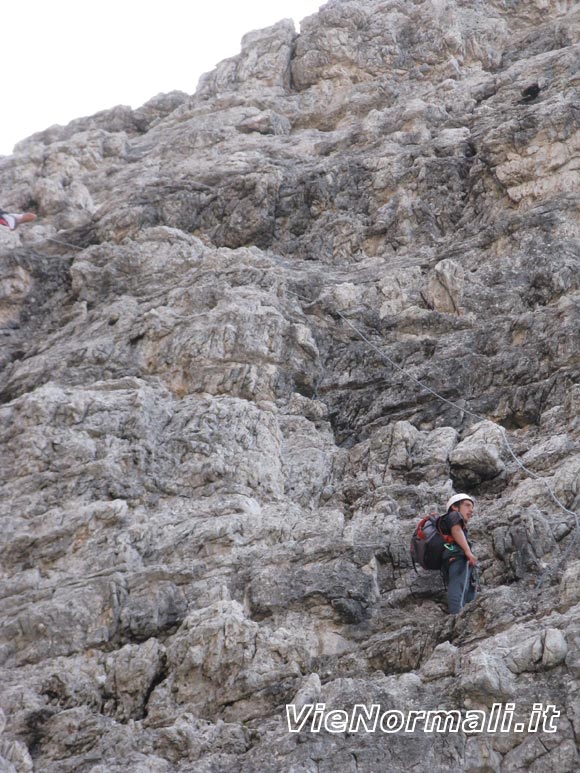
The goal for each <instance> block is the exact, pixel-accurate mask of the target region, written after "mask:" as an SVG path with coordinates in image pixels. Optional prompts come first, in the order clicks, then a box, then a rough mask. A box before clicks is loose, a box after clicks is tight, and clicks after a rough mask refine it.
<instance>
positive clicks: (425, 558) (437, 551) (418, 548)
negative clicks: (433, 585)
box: [411, 513, 455, 571]
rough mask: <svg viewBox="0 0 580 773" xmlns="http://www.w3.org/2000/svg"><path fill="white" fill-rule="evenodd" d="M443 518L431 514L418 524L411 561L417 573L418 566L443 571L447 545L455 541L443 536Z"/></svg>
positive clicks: (449, 536) (412, 544)
mask: <svg viewBox="0 0 580 773" xmlns="http://www.w3.org/2000/svg"><path fill="white" fill-rule="evenodd" d="M442 517H443V516H441V515H437V513H430V514H429V515H426V516H425V517H424V518H421V520H420V521H419V523H418V524H417V528H416V529H415V531H414V532H413V536H412V537H411V559H412V561H413V568H414V569H415V571H417V566H416V564H419V566H422V567H423V569H441V564H442V562H443V549H444V546H445V543H446V542H447V543H451V542H454V541H455V540H454V539H453V537H452V536H451V535H448V534H443V532H442V531H441V526H440V522H441V518H442Z"/></svg>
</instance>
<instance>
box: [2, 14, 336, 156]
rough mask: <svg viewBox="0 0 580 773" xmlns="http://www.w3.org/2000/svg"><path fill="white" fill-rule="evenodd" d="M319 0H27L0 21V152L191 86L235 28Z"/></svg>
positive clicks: (226, 47)
mask: <svg viewBox="0 0 580 773" xmlns="http://www.w3.org/2000/svg"><path fill="white" fill-rule="evenodd" d="M324 2H325V0H245V1H244V0H159V1H158V2H155V3H153V2H151V0H142V1H140V0H115V1H113V0H99V2H97V3H84V2H82V0H49V2H47V1H46V0H29V2H27V3H23V4H18V3H15V4H8V5H7V6H6V8H5V9H4V14H3V17H4V21H5V23H4V24H3V25H2V26H3V29H2V54H3V57H2V59H3V61H4V69H3V72H2V76H1V77H2V81H1V88H2V98H3V111H2V122H1V126H0V154H1V155H8V154H10V153H11V152H12V148H13V147H14V145H15V143H16V142H18V141H19V140H21V139H24V138H25V137H28V136H29V135H30V134H33V133H34V132H37V131H41V130H43V129H46V128H47V127H48V126H52V125H53V124H55V123H59V124H66V123H68V122H69V121H71V120H72V119H73V118H80V117H81V116H85V115H91V114H92V113H95V112H97V111H98V110H104V109H106V108H109V107H113V106H115V105H119V104H124V105H131V107H134V108H135V107H139V106H140V105H142V104H143V103H145V102H147V100H148V99H150V98H151V97H153V96H155V94H159V93H160V92H164V91H173V90H175V89H179V90H181V91H185V92H187V93H188V94H191V93H193V92H194V91H195V87H196V85H197V81H198V79H199V76H200V75H201V74H202V73H204V72H207V71H209V70H212V69H213V68H214V66H215V65H216V64H217V63H218V62H219V61H221V60H222V59H225V58H226V57H229V56H235V55H236V54H237V53H238V52H239V50H240V40H241V38H242V36H243V35H244V34H245V33H246V32H249V31H250V30H254V29H259V28H261V27H268V26H270V25H271V24H274V23H275V22H277V21H280V19H286V18H292V19H294V21H295V26H296V29H297V31H299V22H300V20H301V19H303V18H304V17H306V16H310V15H311V14H313V13H316V11H317V10H318V8H319V7H320V6H321V5H323V4H324Z"/></svg>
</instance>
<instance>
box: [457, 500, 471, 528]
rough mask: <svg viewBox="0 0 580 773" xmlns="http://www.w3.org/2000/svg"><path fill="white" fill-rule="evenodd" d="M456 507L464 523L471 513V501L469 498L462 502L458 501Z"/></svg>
mask: <svg viewBox="0 0 580 773" xmlns="http://www.w3.org/2000/svg"><path fill="white" fill-rule="evenodd" d="M457 509H458V510H459V512H460V514H461V515H462V517H463V520H464V521H465V523H467V522H468V521H469V519H470V518H471V516H472V515H473V502H470V501H469V499H464V500H463V502H460V503H459V505H458V507H457Z"/></svg>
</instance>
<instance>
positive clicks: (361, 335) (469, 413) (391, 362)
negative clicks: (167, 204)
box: [290, 291, 580, 590]
mask: <svg viewBox="0 0 580 773" xmlns="http://www.w3.org/2000/svg"><path fill="white" fill-rule="evenodd" d="M290 292H292V291H290ZM292 294H293V295H296V296H297V297H298V298H301V296H300V295H298V293H292ZM301 300H305V301H306V302H307V303H311V301H307V300H306V299H305V298H301ZM336 314H338V316H339V317H340V318H341V319H342V320H343V321H344V322H346V324H347V325H348V326H349V327H350V328H352V330H354V332H355V333H356V334H357V335H358V336H359V338H361V339H362V340H363V341H364V342H365V343H366V344H367V345H368V346H370V348H371V349H373V350H374V351H375V352H376V353H377V354H378V355H379V357H380V358H381V359H382V360H383V362H388V363H389V365H392V366H393V367H394V368H396V370H398V371H399V372H400V373H403V374H404V375H405V376H406V377H407V378H409V379H410V380H411V381H413V382H414V383H415V384H417V386H419V387H421V389H425V390H426V391H427V392H429V393H430V394H432V395H433V397H436V398H437V399H438V400H441V402H443V403H446V405H449V406H451V407H452V408H455V409H456V410H458V411H461V412H462V413H463V414H465V415H467V416H473V418H475V419H478V420H479V421H484V422H487V423H488V424H492V425H493V426H494V427H497V428H498V429H499V431H500V433H501V436H502V438H503V441H504V443H505V445H506V448H507V450H508V451H509V453H510V455H511V457H512V459H513V460H514V462H515V463H516V464H517V465H518V467H520V469H521V470H523V471H524V472H525V473H526V474H527V475H529V476H530V477H531V478H534V479H535V480H539V481H540V482H541V483H543V485H544V486H545V488H546V490H547V492H548V494H549V495H550V497H551V499H552V500H553V501H554V502H555V503H556V505H558V507H559V508H561V509H562V510H563V511H564V512H565V513H568V514H569V515H572V516H573V517H574V521H575V524H576V526H575V531H574V537H573V539H572V541H571V543H570V544H569V545H568V547H567V548H566V550H565V551H564V553H563V554H562V556H561V557H560V559H559V560H558V561H557V562H556V564H555V565H554V566H552V567H550V566H548V567H546V569H544V571H543V572H542V574H541V575H540V577H539V579H538V581H537V583H536V589H537V590H539V589H541V587H542V585H543V584H544V580H545V578H546V575H551V574H552V573H553V572H554V571H556V570H557V569H558V568H559V567H560V566H561V565H562V564H563V563H564V562H565V561H566V560H567V559H568V556H569V555H570V553H571V551H572V549H573V547H574V545H575V544H576V542H577V541H578V536H579V535H580V520H579V518H578V514H577V513H576V512H574V511H573V510H569V509H568V508H567V507H566V506H565V505H564V504H563V503H562V502H561V501H560V499H558V497H557V496H556V494H555V493H554V491H553V490H552V488H551V487H550V485H549V484H548V482H547V481H546V480H545V478H542V477H541V476H540V475H537V474H536V473H535V472H533V471H532V470H529V469H528V468H527V467H526V466H525V465H524V464H523V463H522V462H521V461H520V460H519V459H518V457H517V456H516V454H515V453H514V451H513V449H512V447H511V445H510V442H509V440H508V439H507V435H506V431H505V429H504V427H502V426H501V425H500V424H497V422H495V421H492V420H491V419H488V418H487V417H486V416H480V415H479V414H477V413H474V412H473V411H469V410H467V408H464V407H462V406H461V405H458V404H457V403H454V402H453V401H452V400H448V399H447V398H446V397H443V395H440V394H439V393H438V392H436V391H435V390H434V389H431V387H429V386H427V384H424V383H423V382H422V381H421V380H420V379H418V378H415V377H414V376H413V375H411V374H410V373H409V372H408V371H407V370H406V369H405V368H403V367H401V366H400V365H399V364H398V363H397V362H395V360H393V359H392V358H391V357H389V356H388V355H387V354H385V353H384V352H382V351H381V350H380V349H379V348H378V346H376V345H375V344H374V343H373V342H372V341H371V340H370V339H369V338H367V336H365V334H364V333H362V332H361V331H360V330H359V329H358V328H357V327H356V326H355V325H353V324H352V322H351V321H350V320H349V319H348V318H347V317H345V316H344V314H343V313H342V312H340V311H338V310H336Z"/></svg>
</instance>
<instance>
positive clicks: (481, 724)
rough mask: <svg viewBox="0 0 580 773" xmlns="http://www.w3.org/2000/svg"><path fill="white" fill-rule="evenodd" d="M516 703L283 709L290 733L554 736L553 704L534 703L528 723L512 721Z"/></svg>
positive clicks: (317, 705)
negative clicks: (448, 708) (433, 707)
mask: <svg viewBox="0 0 580 773" xmlns="http://www.w3.org/2000/svg"><path fill="white" fill-rule="evenodd" d="M515 711H516V705H515V703H505V704H504V703H494V704H493V706H492V707H491V710H490V711H489V712H487V711H478V710H467V711H465V712H463V713H462V712H461V711H407V712H403V711H397V710H395V709H388V710H386V711H383V710H382V707H381V705H380V704H378V703H373V704H371V705H370V706H368V707H367V706H366V705H364V704H362V703H357V704H356V705H355V706H353V707H352V709H351V710H350V711H345V710H344V709H329V710H327V708H326V704H325V703H306V704H305V705H304V706H302V708H301V709H300V710H298V709H297V708H296V706H294V705H293V704H288V705H287V706H286V720H287V722H288V732H289V733H300V732H302V731H306V732H310V733H320V732H321V731H322V732H324V731H326V732H327V733H376V732H381V733H415V732H423V733H460V732H461V733H468V734H469V733H538V732H540V733H555V732H557V730H558V728H557V726H556V723H555V720H556V719H557V718H558V717H559V716H560V712H559V711H558V710H557V709H556V707H555V706H553V705H552V704H549V703H548V704H546V705H544V704H543V703H534V704H533V706H532V710H531V711H530V712H529V716H528V717H527V721H525V722H521V721H518V722H516V721H514V720H515Z"/></svg>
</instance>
